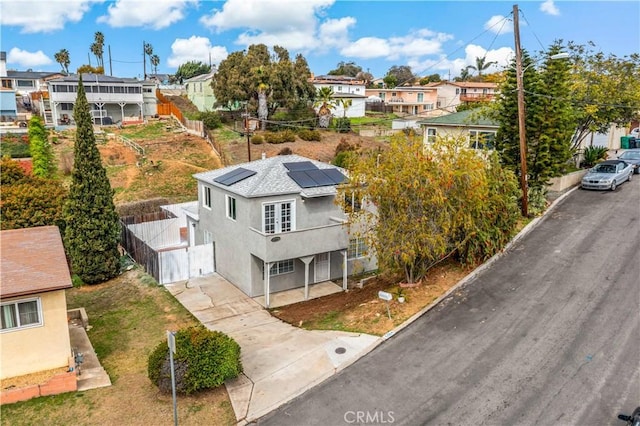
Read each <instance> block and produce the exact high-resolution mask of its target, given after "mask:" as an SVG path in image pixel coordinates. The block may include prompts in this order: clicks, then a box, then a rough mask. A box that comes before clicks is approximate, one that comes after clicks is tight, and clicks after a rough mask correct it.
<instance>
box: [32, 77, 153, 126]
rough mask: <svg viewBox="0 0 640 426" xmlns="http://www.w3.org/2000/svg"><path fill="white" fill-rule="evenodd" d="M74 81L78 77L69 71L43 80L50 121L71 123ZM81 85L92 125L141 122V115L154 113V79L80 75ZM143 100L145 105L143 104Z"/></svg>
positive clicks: (76, 84) (142, 117)
mask: <svg viewBox="0 0 640 426" xmlns="http://www.w3.org/2000/svg"><path fill="white" fill-rule="evenodd" d="M78 81H79V76H78V75H77V74H73V75H69V76H65V77H62V78H57V79H53V80H50V81H49V82H48V83H47V86H48V102H49V106H50V114H51V118H52V120H53V124H55V125H65V124H71V120H72V115H73V105H74V104H75V101H76V92H77V90H78ZM82 84H83V86H84V88H85V91H86V94H87V101H88V102H89V105H90V107H91V116H92V118H93V122H94V124H97V125H109V124H114V123H122V124H133V123H142V122H144V116H145V115H153V114H155V113H154V112H153V111H155V110H154V105H155V104H156V102H157V101H156V98H155V96H154V87H155V82H152V81H146V82H143V81H140V80H138V79H135V78H119V77H111V76H106V75H102V74H82ZM145 102H147V103H148V104H149V105H147V106H145ZM152 113H153V114H152ZM43 114H44V111H43Z"/></svg>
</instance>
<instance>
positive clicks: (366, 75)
mask: <svg viewBox="0 0 640 426" xmlns="http://www.w3.org/2000/svg"><path fill="white" fill-rule="evenodd" d="M356 79H358V80H362V81H364V85H365V87H371V83H373V80H374V77H373V74H371V73H370V72H368V71H360V72H359V73H358V74H356Z"/></svg>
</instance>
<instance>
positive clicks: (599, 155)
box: [582, 146, 608, 167]
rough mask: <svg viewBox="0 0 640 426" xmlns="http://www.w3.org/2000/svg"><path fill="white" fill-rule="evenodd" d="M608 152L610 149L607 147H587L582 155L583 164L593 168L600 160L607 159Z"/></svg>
mask: <svg viewBox="0 0 640 426" xmlns="http://www.w3.org/2000/svg"><path fill="white" fill-rule="evenodd" d="M607 151H608V149H607V147H606V146H588V147H586V148H585V149H584V151H583V153H582V155H583V156H584V160H583V161H582V164H583V165H584V166H585V167H593V166H594V165H595V164H596V163H597V162H598V161H599V160H602V159H604V158H606V157H607Z"/></svg>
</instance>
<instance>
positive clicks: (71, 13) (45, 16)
mask: <svg viewBox="0 0 640 426" xmlns="http://www.w3.org/2000/svg"><path fill="white" fill-rule="evenodd" d="M102 2H104V0H83V1H78V0H75V1H73V0H71V1H47V2H46V8H44V7H43V6H44V4H45V3H44V2H42V0H9V1H6V0H0V3H1V10H2V13H0V24H1V25H2V26H16V27H22V29H21V32H22V33H40V32H43V33H46V32H53V31H56V30H61V29H63V28H64V26H65V24H66V23H68V22H80V21H81V20H82V17H83V16H84V14H85V13H87V11H88V10H89V9H90V8H91V6H92V4H93V3H102Z"/></svg>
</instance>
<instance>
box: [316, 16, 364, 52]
mask: <svg viewBox="0 0 640 426" xmlns="http://www.w3.org/2000/svg"><path fill="white" fill-rule="evenodd" d="M355 24H356V20H355V18H352V17H350V16H347V17H345V18H340V19H327V20H326V21H325V22H323V23H322V24H321V25H320V28H319V30H318V40H320V43H318V47H319V48H320V49H322V48H326V49H328V48H330V47H342V46H345V45H347V44H348V43H349V29H350V28H352V27H353V26H354V25H355Z"/></svg>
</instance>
